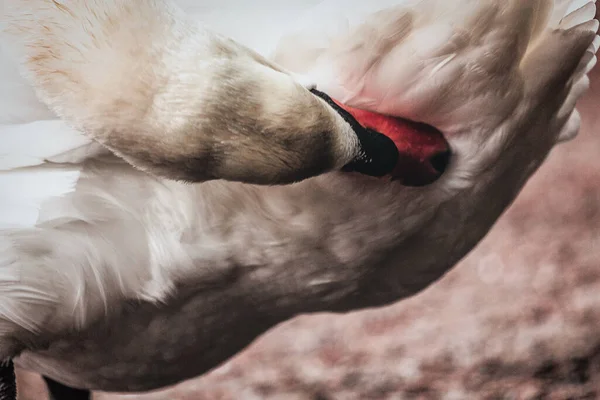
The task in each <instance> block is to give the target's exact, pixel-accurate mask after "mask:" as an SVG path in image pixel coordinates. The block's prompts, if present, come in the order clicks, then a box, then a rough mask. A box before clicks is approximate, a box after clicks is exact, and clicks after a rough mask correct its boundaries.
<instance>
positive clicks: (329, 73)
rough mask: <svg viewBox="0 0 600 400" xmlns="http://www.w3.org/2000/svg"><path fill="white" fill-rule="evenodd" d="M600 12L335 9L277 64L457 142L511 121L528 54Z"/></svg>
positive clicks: (468, 1)
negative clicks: (548, 34)
mask: <svg viewBox="0 0 600 400" xmlns="http://www.w3.org/2000/svg"><path fill="white" fill-rule="evenodd" d="M593 3H595V0H555V1H553V0H532V1H522V0H507V1H502V2H498V1H495V0H462V1H461V2H460V6H459V7H457V5H456V2H452V1H445V0H443V1H442V0H375V1H371V2H365V1H362V0H325V1H323V2H322V3H320V4H319V5H317V6H316V7H315V8H313V9H311V10H309V11H307V12H306V14H305V15H304V16H303V17H301V18H300V19H299V21H298V22H297V25H296V26H295V27H294V28H292V29H290V33H288V34H286V35H285V36H284V37H283V39H282V40H281V41H280V42H279V44H278V47H277V50H276V52H275V54H274V59H275V61H277V62H279V63H281V64H282V65H284V66H285V67H287V68H288V69H291V70H293V71H294V72H297V73H302V74H307V75H309V76H311V77H312V78H313V79H314V80H315V81H316V83H317V85H318V86H319V87H320V89H322V90H324V91H326V92H328V93H329V94H331V95H332V96H333V97H335V98H337V99H338V100H340V101H342V102H345V103H347V104H349V105H352V106H356V107H362V108H366V109H371V110H374V111H378V112H382V113H387V114H394V115H399V116H402V117H406V118H411V119H415V120H419V121H424V122H428V123H430V124H432V125H435V126H437V127H438V128H440V129H441V130H442V131H444V132H445V133H448V134H452V133H453V132H460V131H464V130H465V129H469V125H476V126H477V124H484V123H489V121H490V120H492V119H498V118H504V117H505V116H507V115H510V114H511V113H512V112H513V110H514V107H515V104H516V99H518V98H520V96H521V94H522V91H523V83H522V76H521V74H520V73H518V69H519V66H520V61H521V60H522V59H523V57H524V56H525V54H526V52H527V51H528V49H531V48H533V47H534V45H535V43H536V41H537V40H538V38H539V37H541V36H543V35H541V33H542V32H545V31H547V30H548V29H553V28H557V27H558V24H559V23H561V21H563V22H564V21H565V20H572V21H571V22H570V24H571V25H573V23H574V22H576V21H589V19H590V18H593V15H592V16H591V17H590V16H589V15H587V14H588V13H587V12H585V10H586V7H587V8H589V10H590V12H592V13H593V9H594V8H595V7H594V4H593ZM588 6H589V7H588ZM582 9H583V10H582ZM473 109H478V110H480V112H479V113H478V114H477V115H474V113H473Z"/></svg>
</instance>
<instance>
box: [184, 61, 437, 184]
mask: <svg viewBox="0 0 600 400" xmlns="http://www.w3.org/2000/svg"><path fill="white" fill-rule="evenodd" d="M256 59H257V60H258V61H259V62H256V63H248V62H244V63H233V65H232V68H227V69H226V68H221V69H220V70H219V71H218V72H217V74H218V75H217V76H215V78H214V79H213V80H212V81H213V82H218V85H217V86H216V87H215V88H214V89H213V90H214V92H212V96H213V98H212V101H210V102H209V104H210V105H211V106H209V107H204V108H203V110H204V111H203V115H204V116H205V117H207V118H206V119H205V121H209V122H210V127H207V126H206V125H205V128H209V129H208V130H210V132H211V134H210V135H209V137H210V138H219V142H218V143H215V144H214V145H213V146H211V149H212V152H213V153H215V155H213V157H212V159H217V160H220V162H219V163H215V164H214V166H213V167H215V168H214V170H213V171H212V172H213V173H214V174H215V175H216V176H218V177H220V178H225V179H229V180H237V181H243V182H249V183H257V184H273V183H278V184H281V183H290V182H297V181H301V180H303V179H306V178H310V177H313V176H316V175H319V174H322V173H326V172H329V171H335V170H344V171H353V172H358V173H361V174H364V175H369V176H373V177H389V178H391V179H393V180H397V181H399V182H401V183H403V184H405V185H411V186H422V185H426V184H429V183H431V182H433V181H435V180H436V179H437V178H438V177H440V176H441V175H442V173H443V172H444V170H445V168H446V166H447V163H448V160H449V146H448V143H447V142H446V140H445V139H444V137H443V136H442V135H441V134H440V133H439V132H438V131H436V130H434V129H431V128H425V127H424V126H421V125H418V124H414V123H410V122H406V121H403V120H399V119H397V118H392V117H387V116H383V115H379V114H375V113H371V112H368V111H363V110H357V109H353V108H350V107H346V106H342V105H340V104H339V103H337V102H335V101H334V100H332V99H331V98H329V97H328V96H327V95H326V94H324V93H322V92H320V91H318V90H316V89H314V88H311V87H310V85H306V84H301V83H299V82H298V81H297V80H296V79H295V78H294V77H292V76H291V75H290V74H288V73H286V72H284V71H281V70H278V69H277V66H273V65H271V64H270V63H268V62H267V61H265V60H263V59H261V58H259V57H258V56H257V57H256ZM205 104H207V103H205ZM202 144H203V145H204V143H202ZM223 144H226V145H227V146H224V145H223ZM189 148H191V149H193V148H194V146H190V147H189ZM218 151H220V152H226V154H224V155H219V154H216V153H217V152H218ZM205 170H206V169H205Z"/></svg>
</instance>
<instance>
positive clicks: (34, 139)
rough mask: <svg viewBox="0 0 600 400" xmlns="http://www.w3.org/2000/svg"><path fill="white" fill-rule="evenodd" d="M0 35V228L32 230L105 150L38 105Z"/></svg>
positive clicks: (7, 45)
mask: <svg viewBox="0 0 600 400" xmlns="http://www.w3.org/2000/svg"><path fill="white" fill-rule="evenodd" d="M4 39H5V38H4V37H2V36H1V35H0V229H5V228H15V227H31V226H35V224H36V223H37V222H38V220H39V215H40V210H41V209H42V207H43V205H44V204H47V203H48V202H50V201H52V199H55V198H58V197H61V196H63V195H65V194H67V193H70V192H71V191H73V190H75V187H76V185H77V182H78V180H79V177H80V175H81V171H82V166H83V162H84V161H85V160H86V159H87V158H90V157H96V156H98V155H100V154H105V153H106V150H105V149H104V148H102V147H101V146H100V145H98V144H97V143H95V142H92V141H91V140H90V139H88V138H87V137H85V136H83V135H82V134H81V133H80V132H77V131H75V130H74V129H72V128H70V127H69V126H67V125H66V124H65V123H64V122H62V121H61V120H58V119H56V117H55V116H54V114H53V113H52V112H51V111H50V110H49V109H48V108H47V107H46V106H45V105H43V104H42V103H41V102H40V101H39V100H38V99H37V97H36V95H35V93H34V91H33V89H32V88H31V87H30V86H29V85H28V84H27V83H26V82H25V80H24V79H23V78H22V77H21V76H20V74H19V72H18V66H17V63H16V62H15V60H14V58H13V57H12V56H11V52H10V46H9V43H7V42H6V41H5V40H4Z"/></svg>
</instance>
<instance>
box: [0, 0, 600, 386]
mask: <svg viewBox="0 0 600 400" xmlns="http://www.w3.org/2000/svg"><path fill="white" fill-rule="evenodd" d="M5 1H7V0H5ZM104 1H107V0H104ZM109 1H112V2H116V3H118V2H120V1H122V0H109ZM156 1H158V0H156ZM342 1H343V0H332V1H326V2H323V3H324V4H325V5H322V7H326V6H327V4H329V5H330V6H331V4H336V3H337V4H338V5H339V4H341V3H340V2H342ZM28 3H30V4H34V5H35V4H38V3H39V4H42V3H45V1H44V0H31V1H28ZM354 3H356V4H355V6H356V5H357V4H358V3H361V4H364V3H365V2H354ZM374 3H377V2H374ZM378 3H379V9H384V8H386V7H389V6H396V7H393V9H392V10H391V11H390V10H387V11H386V12H385V13H384V14H377V15H374V16H371V17H368V16H369V15H370V14H369V13H368V12H367V13H364V11H363V14H362V17H363V18H364V19H365V20H366V21H367V23H368V24H369V25H365V26H362V29H363V31H361V30H360V29H361V27H360V24H357V23H356V20H351V23H350V24H349V26H348V27H347V30H346V31H345V32H346V34H348V36H345V35H344V34H343V33H344V30H341V31H338V32H341V33H342V34H340V35H333V39H332V40H331V41H329V42H327V41H326V42H325V50H322V46H323V43H322V42H310V41H307V42H306V43H300V44H298V40H297V37H294V36H288V37H287V39H284V40H283V41H281V42H280V43H281V44H282V45H281V46H279V48H278V49H277V51H276V52H275V54H274V58H275V60H277V61H278V62H279V63H281V64H282V65H283V66H284V67H286V68H288V69H289V70H291V71H294V72H298V73H306V74H309V75H310V74H312V75H313V76H314V78H315V79H316V80H317V83H318V84H319V85H320V86H321V87H323V88H324V89H326V90H328V91H329V92H330V93H331V94H332V95H334V96H336V97H338V98H340V99H342V100H344V101H346V102H348V103H349V104H350V105H358V106H361V105H362V106H368V107H370V108H372V109H374V110H377V111H385V112H387V113H393V114H397V115H400V116H404V117H408V118H413V119H417V120H421V121H424V122H427V123H430V124H432V125H435V126H436V127H438V128H439V129H441V130H442V131H443V132H444V133H446V134H447V135H448V139H449V141H450V142H451V144H452V146H453V149H454V151H455V158H454V161H453V164H452V166H451V168H450V170H449V171H447V174H446V175H445V176H443V177H442V178H441V179H440V180H439V181H438V182H436V183H435V184H433V185H431V186H429V187H426V188H420V189H409V188H406V187H402V186H400V185H396V184H393V183H389V182H381V181H379V180H376V179H372V178H368V177H364V176H360V175H356V174H346V173H331V174H328V175H324V176H321V177H317V178H313V179H310V180H307V181H304V182H302V183H300V184H295V185H291V186H285V187H283V186H282V187H261V186H252V185H244V184H239V183H231V182H223V181H214V182H206V183H203V184H199V185H186V184H181V183H176V182H171V181H165V180H161V179H158V178H155V177H152V176H150V175H148V174H145V173H144V172H140V171H138V170H136V169H134V168H132V167H131V166H130V165H129V164H127V163H125V162H123V161H121V160H120V159H119V158H117V157H115V156H113V155H111V154H110V153H108V152H107V151H106V150H104V149H103V148H101V147H97V146H95V145H94V144H93V143H92V142H91V141H90V140H89V139H85V138H82V137H81V136H80V135H79V134H78V133H77V132H76V131H73V130H69V129H68V128H66V125H62V124H63V123H62V122H60V121H51V120H49V121H45V122H35V123H34V124H33V125H25V123H33V121H38V120H40V119H43V118H48V119H51V118H52V116H51V115H50V114H48V113H47V111H46V110H44V108H43V107H42V106H41V105H40V104H39V103H36V105H35V106H34V105H31V108H26V107H30V104H32V102H34V100H33V98H32V97H31V96H27V97H26V96H25V95H23V96H24V97H23V102H22V103H21V104H22V105H21V106H20V107H16V108H15V110H16V112H18V113H20V112H21V111H22V110H27V112H26V113H24V114H23V115H14V114H13V115H5V116H4V118H3V123H4V124H5V125H3V127H2V132H0V134H1V135H2V136H1V137H0V140H2V143H4V142H5V141H6V143H9V142H10V143H11V146H13V148H11V154H20V156H19V157H13V158H12V159H11V158H9V159H8V161H6V162H3V163H2V164H1V166H2V170H3V172H2V173H1V174H0V185H2V186H0V187H2V190H3V191H4V190H6V188H7V187H10V192H7V193H5V194H4V196H2V198H1V199H0V202H2V201H4V202H5V204H7V206H5V207H1V208H0V210H7V211H5V212H6V221H7V222H6V223H4V226H5V229H3V230H2V231H0V357H2V358H4V357H13V356H17V358H16V362H17V363H18V364H19V365H20V366H22V367H25V368H30V369H32V370H35V371H37V372H39V373H42V374H44V375H46V376H49V377H52V378H54V379H56V380H59V381H61V382H64V383H66V384H69V385H71V386H75V387H83V388H90V389H99V390H105V391H113V390H116V391H141V390H149V389H155V388H158V387H161V386H165V385H169V384H173V383H176V382H178V381H180V380H182V379H185V378H190V377H193V376H196V375H198V374H201V373H203V372H205V371H207V370H208V369H210V368H212V367H214V366H216V365H218V363H220V362H221V361H223V360H225V359H226V358H228V357H229V356H231V355H233V354H234V353H235V352H237V351H239V350H240V349H241V348H243V347H244V346H246V345H247V344H248V343H249V342H250V341H252V340H253V339H254V338H255V337H256V336H257V335H259V334H260V333H262V332H264V331H265V330H266V329H268V328H269V327H271V326H273V325H274V324H276V323H278V322H280V321H283V320H285V319H288V318H290V317H292V316H294V315H296V314H297V313H304V312H312V311H321V310H334V311H344V310H351V309H355V308H362V307H369V306H377V305H382V304H388V303H391V302H394V301H396V300H398V299H401V298H403V297H406V296H409V295H411V294H413V293H415V292H418V291H419V290H421V289H423V288H424V287H426V286H427V285H429V284H430V283H432V282H433V281H435V280H436V279H437V278H439V277H440V276H441V275H442V274H444V273H445V272H446V271H447V270H448V269H449V268H451V267H452V266H453V265H454V264H455V263H456V262H457V261H458V260H459V259H460V258H461V257H463V256H464V255H465V254H466V253H467V252H468V251H469V250H470V249H472V248H473V246H475V244H476V243H477V242H478V241H479V240H480V239H481V238H482V237H483V236H484V235H485V234H486V233H487V231H488V230H489V229H490V227H491V226H492V225H493V223H494V222H495V221H496V219H497V218H498V217H499V216H500V214H501V213H502V212H503V211H504V209H505V208H506V207H507V206H508V205H509V204H510V203H511V201H512V200H513V199H514V198H515V196H516V195H517V193H518V192H519V190H520V189H521V187H522V186H523V184H524V183H525V182H526V180H527V179H528V177H529V176H530V175H531V174H532V173H533V172H534V171H535V170H536V169H537V167H538V166H539V165H540V164H541V163H542V161H543V160H544V159H545V157H546V156H547V154H548V152H549V151H550V150H551V148H552V147H553V146H554V144H555V143H556V142H557V141H559V140H561V139H566V138H570V137H572V136H573V135H574V134H575V133H576V132H577V130H578V118H579V117H578V115H577V113H576V112H574V106H575V101H576V100H577V98H578V97H579V96H580V95H581V94H582V93H583V92H584V91H585V89H586V87H587V77H586V73H587V72H588V71H589V69H590V68H591V66H592V65H593V63H594V61H595V56H594V53H595V50H596V47H597V46H596V43H593V44H592V40H593V39H594V37H595V32H596V31H597V28H598V24H597V22H595V21H594V22H592V19H593V17H594V13H595V7H594V4H593V3H594V2H592V1H575V3H577V4H575V6H574V5H573V3H572V2H571V1H558V0H556V1H554V2H553V1H549V0H546V1H543V0H540V1H531V2H523V1H522V0H510V1H505V2H502V4H501V5H498V4H496V3H498V2H495V1H492V0H486V1H470V0H464V1H462V2H461V3H464V8H461V10H462V11H461V10H457V8H460V7H456V4H451V5H444V3H448V4H449V3H451V2H443V1H437V0H422V1H408V0H407V1H400V0H396V1H391V0H381V1H379V2H378ZM525 3H527V4H525ZM344 4H346V3H344ZM397 5H399V6H397ZM553 6H556V7H554V12H553ZM581 6H583V8H580V7H581ZM369 7H374V6H369ZM567 7H570V10H569V11H573V10H575V11H574V12H573V13H572V14H569V12H567ZM350 9H353V8H350ZM559 9H560V10H559ZM354 10H357V11H361V10H360V8H354ZM407 10H408V11H407ZM557 10H558V11H557ZM368 11H376V10H374V9H370V10H368ZM408 14H410V15H412V17H410V18H416V19H414V20H413V22H414V21H420V22H421V23H420V24H418V23H411V24H408V25H406V24H404V25H402V24H403V23H405V22H406V21H407V19H406V18H408V17H406V15H408ZM567 14H569V15H570V16H569V17H567V18H565V19H564V20H562V22H561V19H562V16H564V15H567ZM357 15H360V13H357ZM382 15H385V18H383V19H382ZM557 15H558V16H559V17H556V16H557ZM484 17H485V18H484ZM580 24H581V25H580ZM393 27H400V28H401V29H397V30H394V29H393ZM559 27H560V28H561V29H563V30H557V28H559ZM435 28H438V29H439V30H442V31H444V32H446V33H447V35H446V36H442V37H443V39H444V40H442V41H438V40H436V39H435V38H437V37H440V36H439V35H438V34H437V32H438V31H436V29H435ZM570 28H572V29H570ZM365 29H366V30H365ZM566 29H569V30H568V31H565V30H566ZM310 32H311V31H310V30H309V31H307V34H309V33H310ZM390 33H391V34H392V35H391V36H390ZM530 34H531V36H530ZM365 35H367V36H365ZM368 35H371V36H368ZM364 37H369V38H370V40H371V42H369V43H371V44H373V43H375V44H381V45H384V44H385V45H386V46H383V47H377V46H375V47H374V48H376V49H378V51H377V53H376V54H375V53H373V52H372V49H373V47H372V46H361V45H360V43H358V42H360V41H361V40H363V39H361V38H364ZM432 38H433V39H432ZM478 38H480V39H482V40H476V39H478ZM524 38H528V40H526V39H524ZM384 39H385V40H384ZM392 39H393V40H392ZM327 40H329V39H327ZM386 40H387V42H386ZM286 41H287V42H286ZM294 41H296V43H297V44H295V45H292V44H289V43H292V42H294ZM286 43H288V45H285V44H286ZM311 43H312V44H311ZM311 46H312V47H311ZM320 48H321V50H319V49H320ZM311 49H312V51H310V50H311ZM415 49H417V50H420V51H418V52H414V51H413V50H415ZM350 55H351V59H353V60H362V61H364V63H365V64H360V63H355V64H348V61H347V60H348V58H349V57H350ZM394 57H398V58H397V59H396V58H394ZM557 59H560V60H561V61H560V62H557ZM373 61H377V62H373ZM366 64H369V66H370V68H363V66H364V65H366ZM396 65H398V67H397V69H396V67H394V69H391V68H392V67H393V66H396ZM336 68H337V70H336ZM340 68H341V69H342V70H341V71H340ZM351 68H354V69H351ZM332 71H334V73H333V74H332V73H331V72H332ZM7 73H8V72H7ZM30 73H31V71H30ZM34 73H35V72H34ZM384 77H385V78H384ZM40 78H43V77H38V78H35V79H34V82H36V79H38V80H39V79H40ZM384 83H385V84H386V85H387V86H385V88H386V89H385V90H383V84H384ZM25 91H26V88H25V87H23V88H20V89H19V90H18V91H17V92H18V93H25ZM19 100H20V99H18V98H17V99H14V98H13V99H8V98H6V99H3V102H7V103H8V102H10V101H19ZM21 107H23V108H21ZM53 129H54V131H53ZM57 132H60V133H57ZM25 135H29V136H28V137H29V139H28V140H26V141H23V140H22V139H21V138H22V137H24V136H25ZM49 135H52V137H53V138H55V137H62V141H61V144H63V145H58V144H57V145H56V146H50V145H49V144H48V143H49V142H45V141H46V140H50V139H47V138H48V136H49ZM17 140H18V141H17ZM16 181H18V182H19V185H20V187H19V186H17V185H16V184H14V183H11V182H16ZM43 183H47V185H44V186H42V187H41V188H40V189H39V190H37V189H36V188H37V187H38V185H41V184H43ZM8 184H10V185H11V186H6V185H8ZM13 188H14V189H13ZM28 188H31V189H28ZM28 190H29V191H28ZM9 210H10V211H9ZM0 212H1V211H0ZM17 213H18V214H17ZM15 215H18V217H14V216H15Z"/></svg>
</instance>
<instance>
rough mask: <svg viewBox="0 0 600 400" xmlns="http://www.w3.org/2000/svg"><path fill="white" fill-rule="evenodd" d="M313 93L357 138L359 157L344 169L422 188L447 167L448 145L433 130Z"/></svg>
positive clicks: (426, 126)
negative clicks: (332, 110) (329, 106)
mask: <svg viewBox="0 0 600 400" xmlns="http://www.w3.org/2000/svg"><path fill="white" fill-rule="evenodd" d="M312 92H313V93H314V94H315V95H317V96H319V97H321V98H322V99H324V100H325V101H326V102H327V103H329V105H331V106H332V107H333V108H334V109H335V110H336V111H338V112H339V113H340V115H341V116H342V117H343V118H344V119H345V120H346V121H347V122H348V123H349V124H350V125H351V126H352V128H353V129H354V131H355V132H356V135H357V137H358V139H359V142H360V145H361V150H362V151H361V152H360V153H361V154H360V155H359V157H357V158H356V159H355V160H353V161H352V162H351V163H350V164H348V165H347V166H346V168H344V169H345V170H347V171H355V172H360V173H363V174H366V175H371V176H378V177H388V178H391V179H392V180H395V181H399V182H400V183H402V184H403V185H406V186H424V185H428V184H430V183H433V182H435V181H436V180H437V179H438V178H439V177H440V176H442V174H443V173H444V171H445V170H446V168H447V167H448V164H449V163H450V154H451V153H450V145H449V144H448V142H447V141H446V139H445V138H444V135H443V134H442V133H441V132H440V131H439V130H437V129H436V128H434V127H432V126H430V125H426V124H421V123H416V122H412V121H408V120H405V119H402V118H396V117H390V116H387V115H382V114H377V113H374V112H371V111H366V110H360V109H357V108H353V107H349V106H347V105H344V104H341V103H339V102H337V101H336V100H333V99H331V98H330V97H329V96H327V95H326V94H324V93H322V92H319V91H318V90H312Z"/></svg>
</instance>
